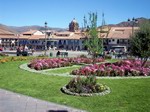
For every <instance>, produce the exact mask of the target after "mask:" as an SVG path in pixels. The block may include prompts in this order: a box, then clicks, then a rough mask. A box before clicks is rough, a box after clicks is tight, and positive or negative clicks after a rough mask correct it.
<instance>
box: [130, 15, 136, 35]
mask: <svg viewBox="0 0 150 112" xmlns="http://www.w3.org/2000/svg"><path fill="white" fill-rule="evenodd" d="M137 21H138V20H137V19H135V18H134V17H133V18H132V19H131V20H130V19H128V22H131V23H132V36H133V33H134V25H135V23H137Z"/></svg>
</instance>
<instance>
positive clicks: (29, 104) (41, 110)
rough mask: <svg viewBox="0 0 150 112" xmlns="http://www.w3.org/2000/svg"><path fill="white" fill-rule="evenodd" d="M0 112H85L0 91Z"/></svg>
mask: <svg viewBox="0 0 150 112" xmlns="http://www.w3.org/2000/svg"><path fill="white" fill-rule="evenodd" d="M0 112H85V111H83V110H78V109H75V108H71V107H67V106H63V105H59V104H55V103H50V102H46V101H43V100H39V99H35V98H32V97H29V96H25V95H21V94H17V93H14V92H10V91H7V90H3V89H0Z"/></svg>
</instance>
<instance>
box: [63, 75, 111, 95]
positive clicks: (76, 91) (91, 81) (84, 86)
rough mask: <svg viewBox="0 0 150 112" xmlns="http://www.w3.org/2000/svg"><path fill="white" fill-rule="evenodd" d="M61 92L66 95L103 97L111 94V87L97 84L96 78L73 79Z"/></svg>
mask: <svg viewBox="0 0 150 112" xmlns="http://www.w3.org/2000/svg"><path fill="white" fill-rule="evenodd" d="M61 90H62V91H63V92H64V93H66V94H69V95H76V96H94V95H101V96H102V95H105V94H108V93H110V89H109V87H107V86H106V85H103V84H98V83H97V82H96V77H95V76H88V77H86V78H81V77H77V78H73V79H72V80H71V81H70V82H69V83H68V84H67V85H65V86H64V87H62V88H61Z"/></svg>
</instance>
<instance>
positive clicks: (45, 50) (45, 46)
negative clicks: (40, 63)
mask: <svg viewBox="0 0 150 112" xmlns="http://www.w3.org/2000/svg"><path fill="white" fill-rule="evenodd" d="M46 29H47V22H45V53H44V55H45V56H46V49H47V41H46Z"/></svg>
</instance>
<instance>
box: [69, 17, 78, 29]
mask: <svg viewBox="0 0 150 112" xmlns="http://www.w3.org/2000/svg"><path fill="white" fill-rule="evenodd" d="M77 30H79V24H78V22H77V21H76V20H75V18H74V19H73V20H72V21H71V23H70V24H69V31H71V32H75V31H77Z"/></svg>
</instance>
